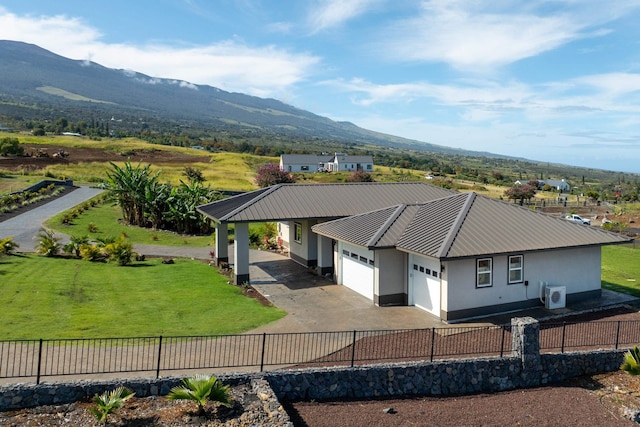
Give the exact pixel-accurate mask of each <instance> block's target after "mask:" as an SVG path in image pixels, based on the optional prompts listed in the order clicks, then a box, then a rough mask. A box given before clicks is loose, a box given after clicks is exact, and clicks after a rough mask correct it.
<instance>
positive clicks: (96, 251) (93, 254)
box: [80, 243, 105, 261]
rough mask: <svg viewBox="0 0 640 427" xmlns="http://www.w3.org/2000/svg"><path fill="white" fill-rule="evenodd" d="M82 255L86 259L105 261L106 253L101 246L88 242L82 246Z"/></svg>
mask: <svg viewBox="0 0 640 427" xmlns="http://www.w3.org/2000/svg"><path fill="white" fill-rule="evenodd" d="M80 257H81V258H82V259H83V260H85V261H104V259H105V254H104V252H103V251H102V247H101V246H98V245H90V244H88V243H87V244H84V245H81V246H80Z"/></svg>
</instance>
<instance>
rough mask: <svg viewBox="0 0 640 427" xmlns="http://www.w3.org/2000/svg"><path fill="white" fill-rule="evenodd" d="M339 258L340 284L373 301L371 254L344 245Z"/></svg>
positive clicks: (365, 250)
mask: <svg viewBox="0 0 640 427" xmlns="http://www.w3.org/2000/svg"><path fill="white" fill-rule="evenodd" d="M341 256H342V284H343V285H344V286H346V287H348V288H350V289H353V290H354V291H356V292H357V293H359V294H360V295H363V296H365V297H367V298H369V299H370V300H372V301H373V273H374V271H373V252H372V251H369V250H367V249H363V248H358V247H357V246H350V245H344V246H343V247H342V251H341Z"/></svg>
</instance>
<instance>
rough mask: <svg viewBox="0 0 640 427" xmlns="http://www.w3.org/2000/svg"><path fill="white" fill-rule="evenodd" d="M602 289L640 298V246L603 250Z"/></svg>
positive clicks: (606, 247) (606, 248)
mask: <svg viewBox="0 0 640 427" xmlns="http://www.w3.org/2000/svg"><path fill="white" fill-rule="evenodd" d="M602 287H603V288H604V289H610V290H612V291H617V292H623V293H626V294H630V295H633V296H636V297H640V246H637V245H633V246H632V245H623V246H604V247H603V248H602Z"/></svg>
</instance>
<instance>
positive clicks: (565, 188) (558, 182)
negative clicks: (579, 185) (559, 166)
mask: <svg viewBox="0 0 640 427" xmlns="http://www.w3.org/2000/svg"><path fill="white" fill-rule="evenodd" d="M529 181H530V180H529V179H521V180H518V181H516V182H515V184H516V185H526V184H528V183H529ZM537 181H538V189H542V188H543V187H544V186H545V185H548V186H549V187H551V188H552V189H554V190H556V191H559V192H560V193H568V192H570V191H571V186H570V185H569V184H568V183H567V181H565V180H564V179H539V180H537Z"/></svg>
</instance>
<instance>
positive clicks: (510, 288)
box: [442, 246, 602, 311]
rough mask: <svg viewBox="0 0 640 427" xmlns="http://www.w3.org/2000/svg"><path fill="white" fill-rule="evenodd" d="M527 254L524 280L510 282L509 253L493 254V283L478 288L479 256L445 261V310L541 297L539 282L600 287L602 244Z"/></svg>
mask: <svg viewBox="0 0 640 427" xmlns="http://www.w3.org/2000/svg"><path fill="white" fill-rule="evenodd" d="M512 255H523V256H524V258H523V267H524V271H523V274H524V280H525V281H528V283H529V285H528V286H525V285H524V283H518V284H511V285H509V284H508V267H507V263H508V255H501V256H494V257H492V258H493V285H492V286H490V287H485V288H476V259H465V260H460V261H448V262H445V263H443V264H444V267H445V271H444V273H443V275H442V280H443V289H442V309H443V310H445V311H455V310H464V309H470V308H475V307H486V306H491V305H497V304H506V303H513V302H520V301H525V300H528V299H537V298H539V295H540V294H539V292H540V291H539V282H541V281H546V282H548V284H549V285H559V286H566V287H567V294H573V293H579V292H586V291H593V290H598V289H600V284H601V262H602V261H601V250H600V247H599V246H596V247H588V248H577V249H566V250H554V251H544V252H532V253H524V254H512Z"/></svg>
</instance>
